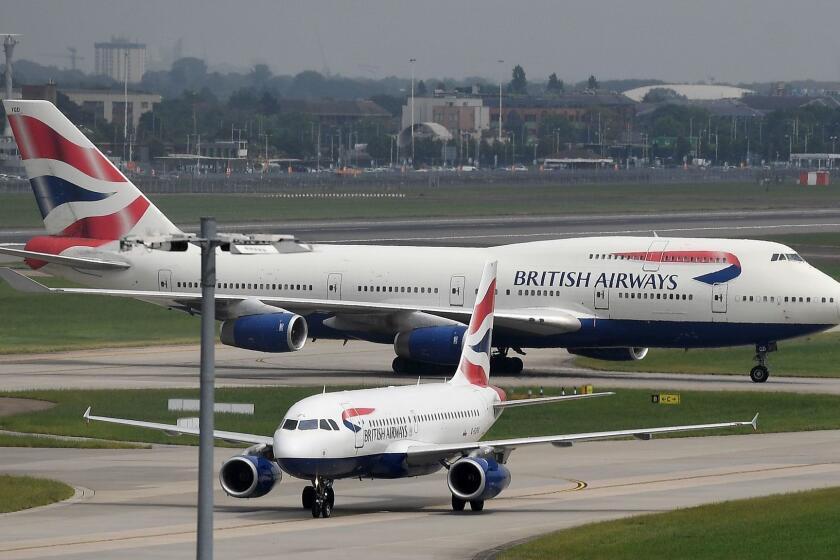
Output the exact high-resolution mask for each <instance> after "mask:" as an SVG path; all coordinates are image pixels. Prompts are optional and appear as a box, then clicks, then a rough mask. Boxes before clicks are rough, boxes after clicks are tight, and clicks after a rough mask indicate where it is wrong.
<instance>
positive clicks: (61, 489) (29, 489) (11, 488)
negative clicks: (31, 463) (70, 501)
mask: <svg viewBox="0 0 840 560" xmlns="http://www.w3.org/2000/svg"><path fill="white" fill-rule="evenodd" d="M72 495H73V488H72V487H70V486H68V485H66V484H64V483H63V482H58V481H57V480H46V479H43V478H33V477H31V476H11V475H0V513H9V512H11V511H20V510H22V509H30V508H34V507H38V506H45V505H47V504H52V503H55V502H60V501H61V500H66V499H67V498H70V497H71V496H72Z"/></svg>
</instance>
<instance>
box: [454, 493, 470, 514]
mask: <svg viewBox="0 0 840 560" xmlns="http://www.w3.org/2000/svg"><path fill="white" fill-rule="evenodd" d="M465 505H467V502H466V500H462V499H461V498H459V497H458V496H452V511H464V506H465Z"/></svg>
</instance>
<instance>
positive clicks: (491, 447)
mask: <svg viewBox="0 0 840 560" xmlns="http://www.w3.org/2000/svg"><path fill="white" fill-rule="evenodd" d="M739 426H752V428H753V430H755V429H757V428H758V414H756V415H755V417H753V419H752V420H750V421H747V422H719V423H716V424H693V425H688V426H667V427H664V428H638V429H634V430H613V431H608V432H589V433H582V434H566V435H556V436H537V437H526V438H514V439H500V440H492V441H474V442H465V443H451V444H440V445H437V444H429V445H411V446H409V447H408V448H407V449H406V453H407V455H408V462H409V463H411V462H412V459H420V458H422V460H423V461H424V462H426V461H428V460H429V459H430V458H432V457H437V458H440V459H446V458H449V457H453V456H455V455H463V456H466V455H469V454H470V453H472V452H474V451H481V452H483V453H486V454H490V453H499V454H501V455H502V456H503V457H506V456H507V454H508V453H509V452H510V451H512V450H513V449H516V448H517V447H523V446H526V445H537V444H545V443H550V444H552V445H555V446H557V447H568V446H571V445H572V444H573V443H576V442H579V441H595V440H602V439H615V438H620V437H630V436H633V437H635V438H637V439H642V440H649V439H652V438H653V436H654V435H656V434H669V433H677V432H690V431H696V430H717V429H722V428H736V427H739Z"/></svg>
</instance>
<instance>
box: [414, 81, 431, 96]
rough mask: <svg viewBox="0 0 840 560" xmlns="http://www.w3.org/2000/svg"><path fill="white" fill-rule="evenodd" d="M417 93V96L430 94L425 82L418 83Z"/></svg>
mask: <svg viewBox="0 0 840 560" xmlns="http://www.w3.org/2000/svg"><path fill="white" fill-rule="evenodd" d="M415 93H416V94H417V95H426V93H428V92H427V90H426V82H424V81H423V80H420V81H419V82H417V90H416V92H415Z"/></svg>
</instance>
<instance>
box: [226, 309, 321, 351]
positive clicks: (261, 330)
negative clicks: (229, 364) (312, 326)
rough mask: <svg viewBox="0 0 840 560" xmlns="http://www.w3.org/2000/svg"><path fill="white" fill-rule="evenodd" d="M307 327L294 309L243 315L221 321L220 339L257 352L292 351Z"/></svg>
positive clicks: (301, 342) (303, 335)
mask: <svg viewBox="0 0 840 560" xmlns="http://www.w3.org/2000/svg"><path fill="white" fill-rule="evenodd" d="M308 334H309V329H308V327H307V325H306V319H304V318H303V317H301V316H300V315H295V314H294V313H263V314H260V315H246V316H244V317H239V318H237V319H230V320H228V321H225V322H224V323H222V336H221V338H222V343H223V344H227V345H228V346H235V347H237V348H245V349H246V350H257V351H259V352H295V351H297V350H300V349H301V348H303V345H304V344H305V343H306V337H307V335H308Z"/></svg>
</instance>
